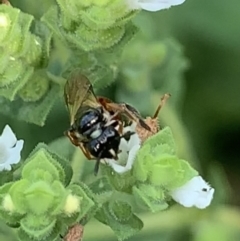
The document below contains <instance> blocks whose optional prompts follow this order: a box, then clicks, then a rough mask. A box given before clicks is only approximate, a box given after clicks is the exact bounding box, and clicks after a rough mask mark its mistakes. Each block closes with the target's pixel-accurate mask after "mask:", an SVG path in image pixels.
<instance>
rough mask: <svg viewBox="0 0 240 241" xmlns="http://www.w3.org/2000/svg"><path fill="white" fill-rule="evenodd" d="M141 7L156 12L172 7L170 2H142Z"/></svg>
mask: <svg viewBox="0 0 240 241" xmlns="http://www.w3.org/2000/svg"><path fill="white" fill-rule="evenodd" d="M140 5H141V8H142V9H144V10H147V11H151V12H156V11H159V10H163V9H168V8H170V7H171V5H170V4H169V3H165V2H163V3H140Z"/></svg>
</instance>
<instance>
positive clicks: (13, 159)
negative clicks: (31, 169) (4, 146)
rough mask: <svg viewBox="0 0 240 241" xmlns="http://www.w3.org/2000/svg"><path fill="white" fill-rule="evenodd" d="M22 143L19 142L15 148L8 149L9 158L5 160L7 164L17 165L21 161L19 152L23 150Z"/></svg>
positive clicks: (21, 141)
mask: <svg viewBox="0 0 240 241" xmlns="http://www.w3.org/2000/svg"><path fill="white" fill-rule="evenodd" d="M23 144H24V141H23V140H19V141H17V143H16V146H15V147H13V148H11V149H10V157H9V159H8V160H7V163H8V164H17V163H18V162H19V161H20V160H21V151H22V148H23Z"/></svg>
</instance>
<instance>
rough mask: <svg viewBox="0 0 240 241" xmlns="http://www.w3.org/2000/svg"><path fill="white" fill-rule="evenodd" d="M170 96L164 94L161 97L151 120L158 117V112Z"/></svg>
mask: <svg viewBox="0 0 240 241" xmlns="http://www.w3.org/2000/svg"><path fill="white" fill-rule="evenodd" d="M170 96H171V95H170V94H164V96H162V97H161V101H160V104H159V105H158V107H157V109H156V111H155V113H154V115H153V117H152V118H153V119H156V118H157V117H158V114H159V112H160V110H161V109H162V107H163V106H164V105H165V103H166V101H167V100H168V98H169V97H170Z"/></svg>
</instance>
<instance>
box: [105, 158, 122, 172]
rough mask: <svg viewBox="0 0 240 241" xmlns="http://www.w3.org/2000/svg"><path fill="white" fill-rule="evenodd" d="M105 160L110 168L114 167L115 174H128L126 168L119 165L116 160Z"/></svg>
mask: <svg viewBox="0 0 240 241" xmlns="http://www.w3.org/2000/svg"><path fill="white" fill-rule="evenodd" d="M104 160H105V163H107V164H108V165H109V166H110V167H112V169H113V170H114V171H115V172H117V173H124V172H126V167H125V166H121V165H119V164H117V162H116V161H115V160H114V159H108V158H105V159H104Z"/></svg>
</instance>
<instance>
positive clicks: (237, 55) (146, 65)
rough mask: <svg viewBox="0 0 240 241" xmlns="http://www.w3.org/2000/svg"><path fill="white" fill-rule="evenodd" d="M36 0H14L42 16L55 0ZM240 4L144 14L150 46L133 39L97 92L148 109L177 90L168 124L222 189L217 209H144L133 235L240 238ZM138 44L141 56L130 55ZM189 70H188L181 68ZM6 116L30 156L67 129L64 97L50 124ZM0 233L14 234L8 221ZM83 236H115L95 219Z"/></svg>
mask: <svg viewBox="0 0 240 241" xmlns="http://www.w3.org/2000/svg"><path fill="white" fill-rule="evenodd" d="M36 2H38V1H36V0H34V1H33V0H21V1H19V0H12V1H11V3H12V5H13V6H15V7H19V8H20V9H22V10H23V11H24V12H26V13H31V14H33V15H35V16H36V17H38V18H40V17H41V16H42V14H43V13H44V12H46V10H47V9H48V8H49V6H50V5H51V4H52V2H53V1H50V0H42V1H41V5H39V4H36ZM239 9H240V2H239V1H238V0H230V1H228V2H227V1H224V0H211V1H207V0H201V1H200V0H186V2H185V3H184V4H183V5H181V6H178V7H173V8H171V9H170V10H165V11H160V12H157V13H150V12H142V13H140V14H139V15H138V16H137V18H136V19H135V20H134V21H135V22H136V24H137V25H138V26H139V27H140V28H141V30H142V32H143V34H140V35H138V36H137V38H136V39H141V38H143V39H144V41H145V45H144V44H142V43H141V42H140V41H139V42H138V41H137V40H134V41H136V42H132V43H131V44H132V45H131V47H133V49H131V51H132V52H131V51H129V52H128V51H125V53H124V55H123V58H122V62H121V63H120V65H121V76H120V77H118V79H117V80H116V82H114V83H113V84H112V85H111V86H109V87H107V88H105V89H103V90H100V91H99V92H98V93H101V95H106V96H108V97H110V98H113V99H115V100H117V101H126V102H129V103H131V104H133V105H134V106H135V107H136V108H138V109H139V110H140V111H141V113H143V114H144V115H151V114H152V113H153V111H154V109H155V107H156V106H157V104H158V101H159V98H160V96H161V95H162V94H163V93H165V92H170V93H171V94H172V97H171V98H170V99H169V102H168V105H167V106H166V108H165V109H164V111H163V112H162V113H161V120H162V122H161V123H162V124H163V125H169V126H170V127H171V128H172V131H173V133H174V135H175V137H176V143H177V146H178V148H179V153H180V156H182V157H185V158H186V159H187V160H189V161H191V162H193V163H194V164H195V166H198V167H199V171H200V172H201V173H202V175H204V176H205V177H207V178H206V179H208V180H209V182H210V183H212V185H213V186H214V187H215V189H216V195H215V199H214V203H213V208H212V210H211V212H210V211H208V210H206V211H198V210H195V209H184V208H180V207H173V208H171V209H170V210H168V211H167V212H163V213H160V214H154V215H153V214H147V213H146V214H145V213H143V214H142V220H143V221H144V224H145V227H144V230H143V231H142V232H140V233H139V234H138V235H137V236H136V237H133V238H131V239H130V240H131V241H134V240H140V241H141V240H146V239H148V240H151V241H154V240H158V241H178V240H179V241H181V240H184V241H187V240H190V241H192V240H193V241H208V240H209V241H210V240H218V241H228V240H229V241H232V240H233V241H234V240H240V234H239V233H238V234H236V233H237V232H236V230H240V211H239V210H238V206H239V204H240V194H239V184H240V181H239V180H240V179H239V178H238V177H239V175H240V164H239V163H240V162H239V160H240V154H239V144H240V141H239V139H240V138H239V136H240V124H239V123H240V111H239V110H240V94H239V92H240V68H239V63H240V45H239V39H240V28H239V23H240V15H239ZM134 51H136V52H137V53H138V54H139V55H137V56H138V57H137V59H134V55H133V56H131V53H133V52H134ZM65 56H66V52H65V49H62V51H58V52H56V53H55V55H54V58H56V60H59V61H61V60H64V58H65ZM146 56H148V57H149V59H148V57H147V58H145V57H146ZM159 56H170V57H169V58H170V60H169V61H170V63H169V62H168V64H167V66H168V68H167V69H166V68H164V63H165V62H166V61H167V60H166V59H164V58H163V59H164V61H165V62H163V63H162V64H161V58H159ZM171 56H174V57H171ZM183 56H185V57H183ZM126 60H127V61H126ZM57 64H58V63H57V61H56V65H57ZM161 69H162V70H164V71H161ZM184 70H186V71H185V72H184V73H185V75H179V74H176V73H179V72H180V73H181V72H182V71H184ZM143 100H144V101H143ZM0 118H1V119H0V130H1V129H3V127H4V126H5V124H6V123H8V124H9V125H10V126H11V127H12V129H13V130H14V131H15V132H16V135H17V136H18V137H21V139H24V140H25V143H26V144H25V146H24V151H23V156H24V157H26V156H27V155H28V153H29V152H30V151H31V150H32V149H33V148H34V147H35V146H36V144H37V143H38V142H45V143H49V142H51V141H53V140H54V139H56V138H58V137H62V136H63V132H64V131H65V129H67V128H68V113H67V111H66V108H65V105H64V102H63V98H62V99H60V98H59V99H58V101H57V102H56V104H55V106H54V108H53V110H52V112H51V113H50V116H49V117H48V119H47V122H46V125H45V126H44V127H38V126H36V125H34V124H27V123H25V122H23V121H19V120H16V119H14V118H9V117H6V116H4V115H1V116H0ZM230 187H231V189H230ZM225 204H226V205H225ZM0 240H4V241H10V240H15V239H14V237H13V236H12V234H11V232H10V231H8V228H6V227H5V226H4V225H3V224H1V223H0ZM84 240H89V241H91V240H99V241H100V240H104V241H106V240H115V237H114V235H113V234H112V232H111V231H110V229H109V228H107V227H105V226H103V225H101V224H100V223H96V222H95V221H93V222H91V223H90V224H88V225H87V226H86V229H85V239H84Z"/></svg>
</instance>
